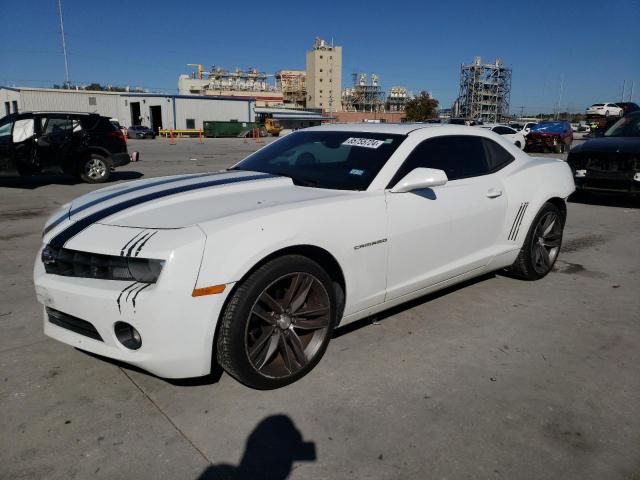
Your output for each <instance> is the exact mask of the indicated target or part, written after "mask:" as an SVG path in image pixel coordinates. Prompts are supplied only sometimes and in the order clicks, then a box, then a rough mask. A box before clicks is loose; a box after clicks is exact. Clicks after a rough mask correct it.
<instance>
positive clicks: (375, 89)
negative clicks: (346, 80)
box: [342, 73, 385, 112]
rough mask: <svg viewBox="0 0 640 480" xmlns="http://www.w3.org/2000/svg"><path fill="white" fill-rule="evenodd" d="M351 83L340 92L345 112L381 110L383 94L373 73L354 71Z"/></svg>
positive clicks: (382, 108) (383, 102) (383, 103)
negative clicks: (368, 75) (369, 74)
mask: <svg viewBox="0 0 640 480" xmlns="http://www.w3.org/2000/svg"><path fill="white" fill-rule="evenodd" d="M352 78H353V84H352V85H351V87H349V88H346V89H345V90H344V92H342V108H343V109H344V110H345V111H346V112H383V111H384V109H385V100H384V99H385V94H384V91H383V90H382V87H381V86H380V82H379V81H378V76H377V75H376V74H375V73H372V74H371V77H367V74H366V73H354V74H353V75H352Z"/></svg>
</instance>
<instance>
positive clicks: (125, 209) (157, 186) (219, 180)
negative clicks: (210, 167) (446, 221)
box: [69, 171, 353, 228]
mask: <svg viewBox="0 0 640 480" xmlns="http://www.w3.org/2000/svg"><path fill="white" fill-rule="evenodd" d="M352 193H353V192H348V191H340V190H327V189H320V188H309V187H300V186H296V185H294V184H293V182H292V181H291V179H290V178H288V177H280V176H275V175H270V174H265V173H260V172H248V171H225V172H216V173H209V174H199V175H184V176H176V177H162V178H154V179H149V180H143V181H138V182H132V183H127V184H123V185H119V186H117V187H111V188H107V189H102V190H98V191H96V192H93V193H90V194H87V195H84V196H82V197H80V198H78V199H76V200H75V201H73V202H72V204H71V207H70V210H69V220H71V221H81V222H91V223H99V224H103V225H115V226H122V227H138V228H182V227H187V226H190V225H196V224H199V223H203V222H208V221H211V220H215V219H218V218H222V217H228V216H231V215H237V214H241V213H244V212H248V211H255V210H260V209H268V208H274V207H279V206H283V205H289V204H295V203H300V202H307V201H313V200H318V199H323V198H330V197H336V196H341V195H349V194H352Z"/></svg>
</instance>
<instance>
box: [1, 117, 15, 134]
mask: <svg viewBox="0 0 640 480" xmlns="http://www.w3.org/2000/svg"><path fill="white" fill-rule="evenodd" d="M12 128H13V117H5V118H3V119H2V120H0V137H8V136H9V135H11V129H12Z"/></svg>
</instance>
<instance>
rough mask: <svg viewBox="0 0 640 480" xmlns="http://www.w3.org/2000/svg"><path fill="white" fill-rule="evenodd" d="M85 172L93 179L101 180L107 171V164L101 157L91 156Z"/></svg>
mask: <svg viewBox="0 0 640 480" xmlns="http://www.w3.org/2000/svg"><path fill="white" fill-rule="evenodd" d="M84 173H85V175H86V176H87V177H89V178H90V179H91V180H100V179H101V178H102V177H104V176H105V175H106V173H107V165H106V164H105V163H104V161H103V160H101V159H99V158H95V157H93V158H91V159H89V161H87V163H85V164H84Z"/></svg>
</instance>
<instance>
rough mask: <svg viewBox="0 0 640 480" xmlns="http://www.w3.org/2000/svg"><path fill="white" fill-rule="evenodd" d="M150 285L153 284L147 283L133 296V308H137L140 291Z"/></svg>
mask: <svg viewBox="0 0 640 480" xmlns="http://www.w3.org/2000/svg"><path fill="white" fill-rule="evenodd" d="M150 286H151V284H150V283H147V284H146V285H145V286H144V287H142V288H141V289H140V290H138V291H137V292H136V294H135V295H134V296H133V298H132V299H131V304H132V305H133V308H136V298H138V295H140V292H141V291H142V290H144V289H145V288H147V287H150Z"/></svg>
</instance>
